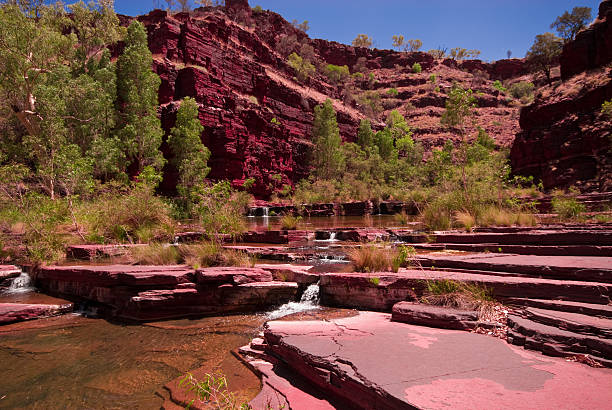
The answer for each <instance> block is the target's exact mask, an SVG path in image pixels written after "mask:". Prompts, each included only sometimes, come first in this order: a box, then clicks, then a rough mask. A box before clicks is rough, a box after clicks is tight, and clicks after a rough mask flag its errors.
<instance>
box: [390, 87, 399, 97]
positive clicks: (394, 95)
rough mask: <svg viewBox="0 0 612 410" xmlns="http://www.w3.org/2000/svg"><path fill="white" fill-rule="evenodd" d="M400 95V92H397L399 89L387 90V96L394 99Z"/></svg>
mask: <svg viewBox="0 0 612 410" xmlns="http://www.w3.org/2000/svg"><path fill="white" fill-rule="evenodd" d="M398 94H399V91H397V88H389V89H388V90H387V95H391V96H393V97H397V95H398Z"/></svg>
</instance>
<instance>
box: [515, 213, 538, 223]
mask: <svg viewBox="0 0 612 410" xmlns="http://www.w3.org/2000/svg"><path fill="white" fill-rule="evenodd" d="M516 224H517V225H519V226H536V225H537V224H538V219H537V218H536V216H535V215H533V214H529V213H525V212H520V213H519V214H518V215H517V217H516Z"/></svg>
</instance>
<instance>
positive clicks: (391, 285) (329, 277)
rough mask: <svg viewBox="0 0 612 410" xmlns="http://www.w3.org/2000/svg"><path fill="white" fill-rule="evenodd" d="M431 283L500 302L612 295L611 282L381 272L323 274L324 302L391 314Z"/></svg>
mask: <svg viewBox="0 0 612 410" xmlns="http://www.w3.org/2000/svg"><path fill="white" fill-rule="evenodd" d="M373 278H376V279H377V280H373ZM428 280H455V281H460V282H468V283H475V284H478V285H480V286H485V287H486V288H487V289H489V290H490V291H491V292H492V293H493V296H494V297H496V298H501V299H503V298H517V297H520V298H537V299H563V300H572V301H577V302H586V303H599V304H608V303H609V302H610V295H612V284H609V283H597V282H581V281H567V280H555V279H540V278H530V277H516V276H489V275H483V274H477V273H463V272H448V271H435V270H407V269H400V271H399V272H398V273H396V274H394V273H389V272H381V273H370V274H363V273H330V274H325V275H322V276H321V282H320V292H321V303H322V304H323V305H326V306H337V307H348V308H356V309H366V310H381V311H386V312H390V311H391V308H392V307H393V305H394V304H396V303H397V302H402V301H415V300H417V298H418V297H420V296H422V295H423V292H424V290H425V288H426V284H427V281H428Z"/></svg>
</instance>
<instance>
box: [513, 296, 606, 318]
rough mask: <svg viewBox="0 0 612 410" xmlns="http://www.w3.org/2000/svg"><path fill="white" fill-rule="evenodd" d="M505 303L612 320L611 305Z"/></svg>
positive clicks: (516, 300) (534, 301)
mask: <svg viewBox="0 0 612 410" xmlns="http://www.w3.org/2000/svg"><path fill="white" fill-rule="evenodd" d="M506 302H507V303H511V304H513V305H518V306H532V307H536V308H542V309H548V310H556V311H559V312H570V313H580V314H583V315H589V316H599V317H608V318H612V305H598V304H592V303H581V302H573V301H569V300H545V299H535V298H534V299H525V298H510V299H508V300H506Z"/></svg>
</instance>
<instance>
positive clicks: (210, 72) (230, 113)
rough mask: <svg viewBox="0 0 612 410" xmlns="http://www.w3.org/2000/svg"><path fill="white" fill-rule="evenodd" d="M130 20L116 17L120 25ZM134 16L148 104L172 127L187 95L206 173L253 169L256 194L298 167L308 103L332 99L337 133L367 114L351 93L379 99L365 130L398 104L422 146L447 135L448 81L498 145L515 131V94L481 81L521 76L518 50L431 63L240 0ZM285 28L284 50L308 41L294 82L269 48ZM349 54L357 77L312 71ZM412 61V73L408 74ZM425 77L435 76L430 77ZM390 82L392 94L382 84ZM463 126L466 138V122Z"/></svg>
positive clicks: (304, 170)
mask: <svg viewBox="0 0 612 410" xmlns="http://www.w3.org/2000/svg"><path fill="white" fill-rule="evenodd" d="M131 19H132V18H130V17H124V16H122V20H123V24H128V23H129V21H130V20H131ZM138 20H140V21H141V22H142V23H143V24H145V26H146V28H147V30H148V37H149V46H150V49H151V51H152V53H153V56H154V70H155V71H156V72H157V73H158V74H159V75H160V77H161V79H162V85H161V88H160V91H159V102H160V112H161V117H162V125H163V127H164V129H165V130H166V132H169V130H170V128H171V127H172V126H173V125H174V121H175V116H176V110H177V108H178V106H179V104H180V101H181V100H182V99H183V98H184V97H187V96H189V97H193V98H195V99H196V100H197V102H198V103H199V106H200V109H199V117H200V121H201V122H202V124H203V125H204V127H205V131H204V133H203V135H202V140H203V141H204V143H205V144H206V146H207V147H208V148H209V149H210V151H211V158H210V160H209V166H210V167H211V172H210V174H209V177H210V178H211V179H215V180H220V179H228V180H230V181H231V182H232V185H233V186H234V187H237V188H239V187H241V186H242V184H243V183H244V181H245V180H247V179H249V178H253V179H254V181H255V184H254V186H253V187H252V188H250V192H252V193H253V194H254V195H255V196H256V197H258V198H265V197H268V196H269V195H270V194H271V193H273V192H274V191H275V190H278V189H280V188H281V187H282V186H283V185H284V184H288V185H294V184H295V183H296V182H298V181H299V180H300V179H302V178H304V177H306V176H307V175H308V173H309V167H308V153H309V151H310V148H311V146H312V142H311V139H312V138H311V127H312V122H313V109H314V107H315V106H316V105H317V104H320V103H322V102H324V101H325V100H326V99H327V98H330V99H332V100H333V102H334V106H335V109H336V111H337V113H338V123H339V127H340V133H341V135H342V138H343V140H345V141H352V140H354V139H355V137H356V131H357V127H358V124H359V121H360V120H361V119H362V118H364V117H365V114H364V113H365V112H367V111H366V110H364V107H362V106H361V105H360V104H359V102H358V101H360V99H359V96H360V95H363V94H364V93H366V92H370V93H372V92H374V93H377V94H379V95H380V96H381V103H382V108H381V110H380V111H379V112H376V113H373V114H372V113H368V114H369V115H370V117H372V120H373V125H374V127H375V128H377V127H378V128H380V127H382V126H383V120H384V118H385V117H386V115H387V114H388V113H389V112H390V111H391V110H393V109H397V110H399V111H400V113H401V114H402V115H404V116H405V117H406V118H407V120H408V122H409V124H410V125H411V126H412V127H413V129H414V137H415V139H416V140H420V141H422V142H423V144H424V146H425V148H426V150H431V149H433V148H435V147H440V146H442V145H443V144H444V142H445V141H446V140H447V139H452V140H454V141H458V137H457V136H456V135H455V133H453V132H451V131H449V130H448V129H445V128H444V127H442V126H441V125H440V121H439V120H440V116H441V114H442V112H443V111H444V104H445V101H446V98H447V92H448V91H449V90H450V88H451V87H452V85H453V83H460V84H461V85H463V86H464V87H471V88H472V89H473V90H474V91H475V93H476V97H477V100H478V108H477V109H476V111H477V115H476V119H477V123H478V125H480V126H482V127H483V128H485V129H486V130H487V132H488V133H489V134H490V135H491V136H492V137H493V138H494V139H495V140H496V141H497V142H498V144H499V145H500V146H510V144H511V143H512V141H513V139H514V135H515V134H516V133H517V132H518V131H519V125H518V118H519V109H520V103H519V102H518V101H513V100H512V98H509V97H507V96H505V95H503V94H502V93H500V91H499V90H497V89H496V88H494V87H493V85H492V84H493V80H495V79H499V80H506V81H510V82H512V81H518V80H520V79H530V76H529V74H528V73H527V69H526V65H525V63H524V61H523V60H520V59H511V60H502V61H498V62H496V63H484V62H481V61H479V60H466V61H463V62H457V61H454V60H450V59H446V60H441V59H439V60H436V59H434V58H433V57H432V56H431V55H429V54H427V53H423V52H413V53H406V52H394V51H391V50H378V49H367V48H361V47H359V48H355V47H351V46H347V45H344V44H339V43H335V42H330V41H325V40H312V39H310V38H309V37H308V36H307V35H306V33H304V32H303V31H300V30H298V29H297V28H295V27H294V26H292V25H291V24H290V23H288V22H287V21H285V20H284V19H283V18H282V17H281V16H280V15H278V14H276V13H273V12H270V11H259V12H254V11H253V10H252V9H251V8H250V7H248V3H247V2H246V1H244V0H241V1H231V2H227V6H226V7H224V8H223V7H217V8H199V9H196V10H195V11H193V12H191V13H178V14H169V13H167V12H165V11H161V10H155V11H152V12H151V13H149V14H147V15H144V16H140V17H138ZM286 36H295V38H296V43H295V45H294V51H299V48H300V47H301V46H302V45H304V44H306V45H310V46H311V47H313V49H314V54H315V55H314V59H315V60H316V61H317V62H316V65H318V69H317V73H316V74H314V75H313V76H311V78H309V79H308V80H307V81H305V82H304V83H300V82H298V81H297V80H296V78H295V73H294V71H293V69H292V68H291V67H290V66H289V65H288V63H287V56H286V55H281V54H280V53H279V52H277V50H276V48H277V44H278V43H279V41H281V39H283V38H284V37H286ZM285 54H286V53H285ZM360 58H363V59H365V64H366V66H367V72H366V75H365V76H364V77H363V78H356V77H350V78H349V79H348V80H347V81H346V82H343V84H334V83H333V82H331V81H330V80H329V79H328V78H327V77H326V76H325V75H324V74H323V71H324V70H323V67H324V66H325V65H326V64H336V65H347V66H349V67H350V68H351V72H354V70H353V66H354V65H355V63H357V61H358V59H360ZM363 59H362V60H363ZM417 62H418V63H419V64H420V65H421V67H422V68H423V71H422V72H421V73H413V71H412V65H413V64H414V63H417ZM370 74H371V76H370ZM432 74H435V75H436V80H435V82H432V81H431V80H430V76H431V75H432ZM370 78H371V79H370ZM392 88H393V89H396V90H397V93H389V92H388V91H389V90H390V89H392ZM394 94H395V95H394ZM470 133H471V134H472V135H475V134H476V129H475V128H474V129H471V130H470ZM162 149H163V150H164V153H165V155H166V156H167V157H168V156H170V155H171V153H170V152H168V150H167V147H165V146H162ZM165 175H166V177H165V179H164V182H163V184H162V189H164V190H165V191H172V190H173V189H174V186H175V183H176V171H175V170H173V169H172V168H171V167H167V168H166V170H165Z"/></svg>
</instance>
